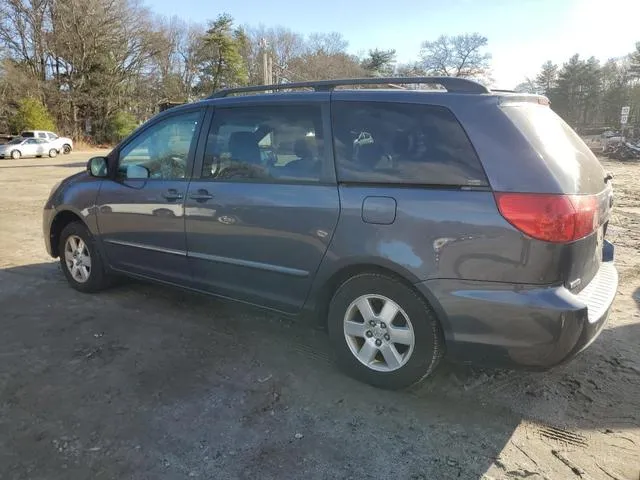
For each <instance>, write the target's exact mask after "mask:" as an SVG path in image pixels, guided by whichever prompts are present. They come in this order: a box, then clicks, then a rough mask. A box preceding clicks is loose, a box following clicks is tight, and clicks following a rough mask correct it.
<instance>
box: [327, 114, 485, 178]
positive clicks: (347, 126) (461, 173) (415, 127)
mask: <svg viewBox="0 0 640 480" xmlns="http://www.w3.org/2000/svg"><path fill="white" fill-rule="evenodd" d="M331 113H332V121H333V134H334V142H335V151H336V161H337V166H338V179H339V180H340V181H347V182H349V181H352V182H372V183H404V184H434V185H487V180H486V177H485V175H484V172H483V170H482V167H481V165H480V162H479V160H478V158H477V156H476V154H475V151H474V150H473V148H472V146H471V143H470V142H469V139H468V138H467V136H466V134H465V132H464V130H463V129H462V127H461V126H460V124H459V123H458V121H457V120H456V118H455V117H454V116H453V114H452V113H451V112H450V111H449V110H448V109H446V108H443V107H437V106H430V105H414V104H398V103H375V102H335V103H333V104H332V108H331Z"/></svg>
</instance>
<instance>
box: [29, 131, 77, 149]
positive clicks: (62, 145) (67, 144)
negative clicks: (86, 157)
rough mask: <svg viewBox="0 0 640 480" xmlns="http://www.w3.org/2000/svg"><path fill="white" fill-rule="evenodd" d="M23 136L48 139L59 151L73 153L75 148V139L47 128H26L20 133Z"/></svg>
mask: <svg viewBox="0 0 640 480" xmlns="http://www.w3.org/2000/svg"><path fill="white" fill-rule="evenodd" d="M20 136H21V137H24V138H39V139H41V140H46V141H47V142H49V143H50V144H52V145H53V147H54V148H55V149H56V150H58V153H65V154H66V153H71V150H73V141H72V140H71V139H70V138H67V137H59V136H58V135H56V134H55V133H53V132H48V131H45V130H25V131H24V132H21V133H20Z"/></svg>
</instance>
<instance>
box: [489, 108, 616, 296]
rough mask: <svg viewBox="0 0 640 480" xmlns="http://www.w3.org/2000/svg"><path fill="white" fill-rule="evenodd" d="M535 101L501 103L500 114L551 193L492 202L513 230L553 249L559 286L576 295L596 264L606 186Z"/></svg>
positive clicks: (589, 159) (598, 168) (590, 160)
mask: <svg viewBox="0 0 640 480" xmlns="http://www.w3.org/2000/svg"><path fill="white" fill-rule="evenodd" d="M534 98H536V97H534ZM539 98H540V103H538V102H535V103H534V102H532V101H527V102H518V101H516V102H510V101H508V100H507V101H505V102H502V105H501V109H502V111H503V112H504V113H505V114H506V115H507V117H508V118H509V119H510V120H511V121H512V122H513V124H514V125H515V127H516V128H517V129H518V130H519V131H520V133H521V134H522V135H523V136H524V137H525V139H526V141H527V143H528V144H529V145H530V147H531V148H532V149H533V150H534V151H535V154H536V155H535V161H536V162H540V163H541V165H540V167H541V168H540V169H537V170H538V171H539V172H543V173H544V174H545V175H547V174H548V175H550V176H551V177H552V178H553V183H554V184H555V185H556V186H557V188H556V191H553V192H547V191H540V192H535V193H532V192H527V193H518V192H517V191H516V192H513V191H510V192H496V193H495V196H496V201H497V203H498V207H499V209H500V212H501V213H502V215H503V216H504V217H505V218H506V219H507V220H508V221H509V222H510V223H511V224H512V225H514V226H515V227H516V228H518V229H520V230H521V231H523V232H524V233H525V234H527V235H528V236H530V237H533V238H535V239H538V240H542V241H545V242H548V243H549V244H550V245H549V247H550V250H552V249H553V245H556V246H557V252H555V253H558V252H559V257H558V258H559V259H560V261H559V265H558V267H559V268H560V269H561V277H562V280H563V282H564V284H565V286H566V287H567V288H569V289H570V290H572V291H573V292H579V291H580V290H581V289H582V288H584V287H585V286H586V285H587V284H588V283H589V282H590V281H591V279H592V278H593V277H594V275H595V274H596V273H597V271H598V269H599V267H600V263H601V262H602V251H603V239H604V235H605V234H606V229H607V224H608V221H609V216H610V212H611V207H612V205H613V193H612V186H611V182H610V177H609V176H608V175H607V174H606V172H605V171H604V169H603V167H602V165H601V164H600V162H599V160H598V159H597V158H596V156H595V155H594V154H593V152H591V150H590V149H589V148H588V147H587V145H585V143H584V142H583V141H582V139H581V138H580V137H579V136H578V135H577V134H576V133H575V132H574V131H573V130H572V129H571V127H569V125H567V124H566V123H565V122H564V121H563V120H562V119H561V118H560V117H559V116H558V115H557V114H555V113H554V112H553V110H551V108H549V107H548V106H547V105H545V104H544V103H546V102H545V101H544V99H543V98H542V97H539ZM529 158H530V159H531V158H532V157H529ZM542 167H544V168H542ZM524 170H527V169H524ZM528 171H529V173H530V172H531V171H532V170H531V169H528ZM542 184H544V183H543V182H541V185H542ZM550 253H551V251H550Z"/></svg>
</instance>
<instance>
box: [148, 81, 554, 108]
mask: <svg viewBox="0 0 640 480" xmlns="http://www.w3.org/2000/svg"><path fill="white" fill-rule="evenodd" d="M329 98H331V99H332V100H351V101H358V100H361V101H381V102H400V103H429V104H435V105H443V106H450V107H453V106H455V104H459V103H465V104H468V103H484V104H487V103H491V104H494V105H495V104H502V103H507V102H532V103H540V104H548V100H547V99H546V97H544V96H543V95H535V94H527V93H518V92H511V91H491V92H489V93H481V94H478V93H457V92H447V91H445V90H413V89H394V88H375V89H373V88H359V89H336V90H333V91H332V92H323V91H293V92H274V93H258V94H250V95H237V96H227V97H220V98H206V99H203V100H199V101H196V102H192V103H187V104H184V105H179V106H176V107H173V108H170V109H168V110H165V111H163V112H161V113H160V115H162V114H170V113H172V112H176V111H180V110H183V109H189V108H191V107H193V106H194V105H206V106H209V105H211V106H223V105H232V104H233V105H250V104H262V103H272V102H275V103H277V102H283V103H296V102H306V101H321V100H327V99H329Z"/></svg>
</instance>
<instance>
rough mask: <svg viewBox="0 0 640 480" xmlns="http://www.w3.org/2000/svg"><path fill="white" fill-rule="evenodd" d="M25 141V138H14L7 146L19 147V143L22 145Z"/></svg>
mask: <svg viewBox="0 0 640 480" xmlns="http://www.w3.org/2000/svg"><path fill="white" fill-rule="evenodd" d="M23 141H24V138H14V139H13V140H11V141H10V142H9V143H7V145H18V144H19V143H22V142H23Z"/></svg>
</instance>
